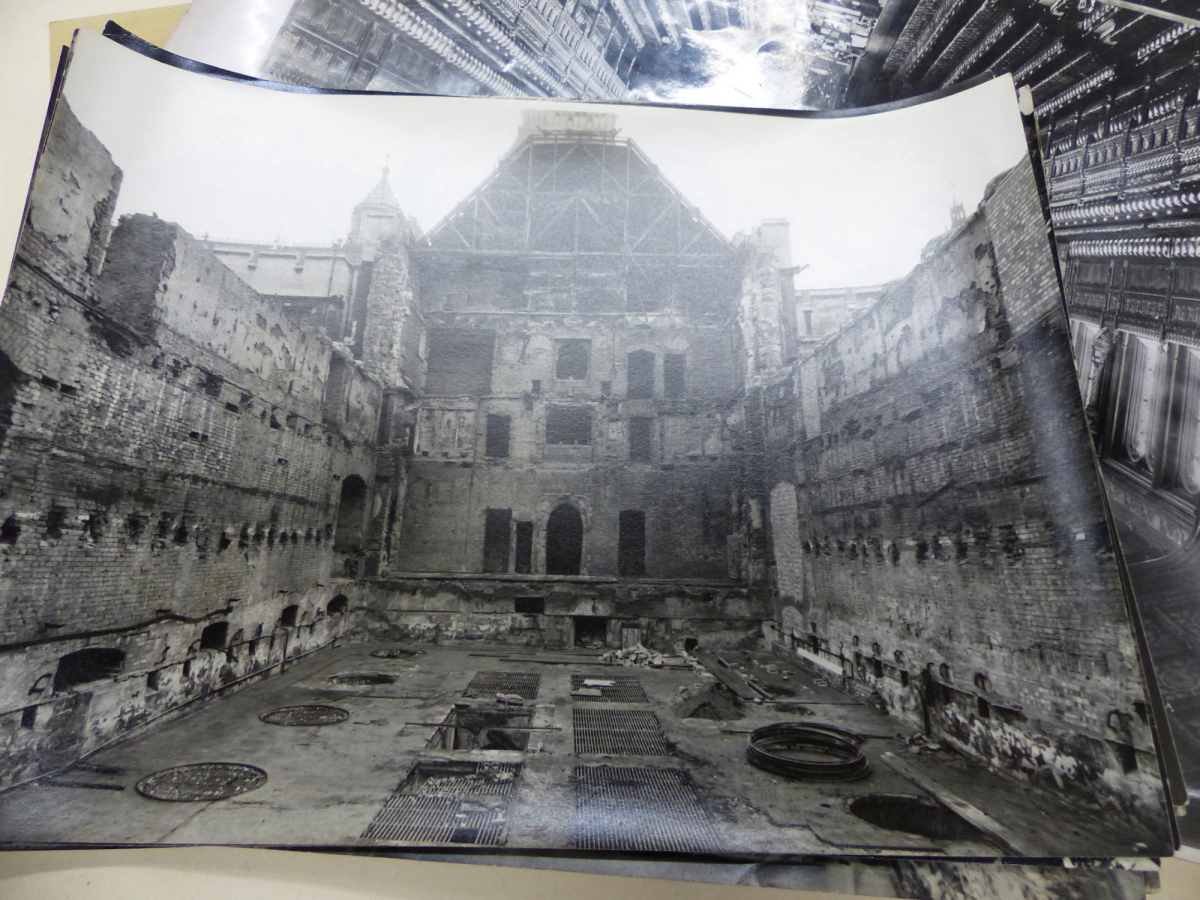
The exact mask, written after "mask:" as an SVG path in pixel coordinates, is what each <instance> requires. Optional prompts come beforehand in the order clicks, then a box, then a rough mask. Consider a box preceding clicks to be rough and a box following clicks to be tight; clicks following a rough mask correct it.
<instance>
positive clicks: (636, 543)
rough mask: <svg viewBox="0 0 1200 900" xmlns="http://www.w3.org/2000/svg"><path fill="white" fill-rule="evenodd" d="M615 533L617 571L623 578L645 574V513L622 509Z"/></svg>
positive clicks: (637, 510) (638, 510)
mask: <svg viewBox="0 0 1200 900" xmlns="http://www.w3.org/2000/svg"><path fill="white" fill-rule="evenodd" d="M618 521H619V531H618V535H617V573H618V574H619V575H621V576H622V577H625V578H638V577H640V576H642V575H645V574H646V514H645V513H644V512H642V511H641V510H640V509H623V510H621V515H620V518H619V520H618Z"/></svg>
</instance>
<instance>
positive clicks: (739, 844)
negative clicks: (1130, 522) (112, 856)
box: [0, 644, 1140, 856]
mask: <svg viewBox="0 0 1200 900" xmlns="http://www.w3.org/2000/svg"><path fill="white" fill-rule="evenodd" d="M396 646H397V645H374V644H348V645H343V646H341V647H338V648H333V649H329V650H326V651H322V652H319V653H316V654H314V655H313V656H311V657H308V658H306V659H304V660H302V661H299V662H297V663H295V664H294V665H293V666H291V667H290V668H289V669H288V671H287V672H285V673H283V674H281V675H276V676H274V677H272V678H269V679H267V680H265V681H262V682H259V683H257V684H255V685H252V686H250V687H248V688H246V689H244V690H242V691H241V692H239V693H236V694H234V695H232V696H230V697H228V698H225V699H222V700H218V701H215V702H213V703H211V704H209V705H208V706H207V707H205V708H203V709H199V710H197V711H195V712H193V713H191V714H189V715H186V716H183V717H181V718H178V719H175V720H174V721H170V722H166V723H164V724H161V725H158V726H155V727H151V728H148V729H147V730H145V731H144V732H142V733H140V734H136V735H134V736H131V737H130V738H128V739H126V740H124V741H121V742H119V743H117V744H114V745H113V746H110V747H108V748H105V749H103V750H101V751H99V752H97V753H94V754H92V755H91V756H90V757H89V758H88V759H87V760H86V761H85V762H84V764H83V765H80V766H77V767H75V768H74V769H72V770H70V771H67V772H65V773H59V774H57V775H56V776H55V777H53V778H43V779H41V780H39V781H38V782H35V783H31V784H28V785H25V786H22V787H19V788H15V789H12V790H9V791H7V792H5V793H3V794H0V842H3V843H6V844H8V845H10V846H11V845H13V844H18V845H29V844H40V843H48V842H53V843H86V844H243V845H244V844H251V845H267V846H298V845H308V846H313V845H316V846H345V847H379V848H383V847H391V846H414V845H422V846H447V847H457V848H462V847H464V846H468V845H469V846H479V847H480V849H483V848H486V847H489V846H490V847H498V846H503V847H505V848H507V849H510V850H511V849H539V850H540V849H546V850H553V849H570V848H580V847H582V848H590V849H601V850H610V851H622V850H634V851H636V850H650V851H654V850H692V851H701V852H703V851H705V850H711V851H721V852H724V853H755V854H762V853H769V854H823V855H828V854H839V855H843V854H856V853H865V852H881V851H882V852H894V853H897V854H902V855H908V854H918V855H922V856H929V855H934V856H936V855H942V854H945V855H950V856H998V855H1008V854H1006V853H1004V852H1003V851H1002V849H1001V847H1000V845H998V844H996V843H995V842H993V841H991V840H989V839H988V838H987V837H985V836H984V835H983V834H977V835H975V836H972V837H967V838H958V839H954V840H938V839H931V838H927V837H922V836H919V835H917V834H911V833H907V832H904V831H899V830H894V829H891V828H883V827H879V826H877V825H872V824H869V823H868V822H866V821H863V820H862V819H860V818H858V817H856V816H854V815H853V814H851V812H850V811H849V804H850V802H851V801H852V800H854V799H855V798H858V797H862V796H865V795H870V794H891V795H903V796H909V797H923V796H925V795H924V794H923V792H922V790H920V789H919V788H917V787H916V786H915V785H914V784H913V783H912V782H911V781H909V780H908V779H907V778H905V777H902V776H901V775H900V774H898V773H897V772H896V771H894V770H893V769H892V768H891V767H890V766H888V765H887V764H886V763H883V762H881V760H880V757H881V756H882V755H883V754H884V753H886V752H890V753H893V754H896V755H897V756H899V757H901V758H902V759H903V760H904V761H905V762H906V763H908V764H909V765H910V766H912V767H915V769H916V770H918V771H919V772H920V774H921V775H922V777H924V778H928V779H932V780H933V781H935V782H937V784H938V785H940V786H941V787H943V788H944V789H945V790H946V791H947V792H949V793H951V794H955V795H957V796H958V797H961V798H964V799H966V800H967V801H969V802H970V803H971V804H973V805H975V806H977V807H978V808H980V809H981V810H983V811H985V812H986V813H987V814H988V815H989V816H991V817H992V818H993V819H995V820H997V822H999V823H1000V825H1001V826H1002V827H1004V828H1007V829H1009V830H1010V831H1011V832H1012V833H1015V834H1019V835H1021V839H1022V841H1023V842H1024V845H1025V847H1026V849H1027V852H1028V853H1030V854H1031V855H1039V856H1125V855H1136V853H1137V849H1136V848H1135V847H1134V846H1133V844H1134V842H1136V841H1137V840H1139V839H1140V838H1139V836H1137V835H1131V834H1130V833H1129V831H1128V828H1127V827H1122V826H1121V825H1120V824H1119V823H1113V822H1111V821H1108V822H1106V821H1105V819H1104V818H1103V817H1102V816H1100V815H1099V814H1092V813H1088V812H1086V811H1083V810H1080V809H1077V808H1074V807H1069V806H1067V805H1066V804H1065V803H1063V802H1062V801H1061V800H1060V799H1059V798H1057V797H1052V796H1048V795H1044V794H1041V793H1038V792H1036V791H1032V790H1030V789H1029V788H1028V787H1026V786H1018V785H1016V784H1015V783H1014V782H1011V781H1009V780H1008V779H1007V778H1005V777H1003V776H1000V775H998V774H995V773H991V772H989V771H987V770H985V769H983V768H982V767H980V766H977V765H975V764H974V763H972V762H970V761H969V760H966V759H964V758H962V757H959V756H957V755H955V754H952V753H950V752H948V751H940V752H922V753H916V752H912V751H911V750H909V749H908V748H907V747H906V744H905V740H904V739H905V738H907V737H910V736H912V735H913V734H914V729H912V728H911V727H909V726H907V725H905V724H904V723H902V722H901V721H900V720H898V719H895V718H892V717H888V716H886V715H884V714H882V713H880V712H878V711H877V710H875V709H874V708H872V707H869V706H866V705H864V704H861V703H858V702H856V701H854V700H852V699H851V698H849V697H847V696H846V695H844V694H841V693H839V692H837V691H834V690H832V689H830V688H828V687H826V686H824V685H823V684H821V683H820V682H819V681H818V680H816V679H815V678H813V677H812V676H809V675H807V674H805V673H802V672H801V671H800V670H799V669H797V668H795V667H794V666H792V665H791V664H789V663H786V662H783V661H781V660H779V659H775V658H772V657H770V656H769V655H767V654H757V655H749V654H747V655H742V656H741V657H740V659H741V662H742V664H743V665H744V666H745V667H746V669H747V670H750V671H753V672H754V673H755V674H756V676H757V677H759V678H761V679H765V680H771V679H773V680H774V681H775V683H776V684H777V685H780V686H781V687H786V689H787V690H789V691H791V692H792V693H793V694H794V696H793V697H791V698H788V699H789V701H791V702H794V703H798V704H802V705H803V711H801V710H796V709H794V708H793V709H792V710H791V711H784V710H783V709H781V708H778V707H776V706H772V705H770V704H752V703H750V704H745V706H744V707H743V708H742V710H741V711H742V713H743V715H742V716H741V717H740V718H737V719H734V720H727V721H716V720H709V719H700V718H681V717H680V715H679V714H678V710H677V709H676V708H675V707H676V705H677V703H678V701H679V699H680V697H681V696H682V695H683V693H684V692H690V691H695V690H698V689H701V688H703V687H706V686H708V685H711V684H712V683H713V676H712V675H711V674H709V673H708V672H706V671H696V670H693V669H690V668H686V669H634V668H624V667H620V666H605V665H601V664H599V662H598V659H597V655H596V654H583V653H580V654H570V653H561V652H559V653H554V654H550V653H546V654H543V655H542V656H541V657H538V656H537V655H534V654H522V653H519V652H514V651H512V650H510V649H506V648H503V647H487V646H477V645H473V646H471V647H470V648H465V647H442V646H422V647H419V648H416V647H414V649H419V650H421V651H422V652H421V654H420V655H417V656H414V657H411V658H406V659H385V658H377V657H373V656H371V655H370V654H371V652H372V651H375V650H379V649H383V648H385V647H396ZM722 655H723V656H724V657H725V658H727V659H729V658H731V655H730V654H722ZM768 665H769V666H770V669H768V668H767V666H768ZM772 670H773V671H772ZM477 672H512V673H517V672H524V673H536V674H537V675H539V676H540V685H539V687H538V690H537V695H536V700H534V701H530V703H529V704H528V705H527V707H526V708H525V710H524V712H523V715H527V716H529V717H530V718H529V719H527V720H523V721H520V722H519V724H521V725H523V726H524V727H527V728H531V729H535V730H531V731H528V732H512V731H508V732H504V734H503V735H502V737H503V738H505V739H508V740H511V739H512V738H513V737H514V736H517V737H518V738H519V737H520V736H522V735H523V734H529V743H528V746H527V747H526V748H525V750H524V751H523V752H522V751H520V750H511V749H506V750H498V749H488V750H480V749H471V750H446V749H440V748H438V747H436V746H435V747H430V746H429V745H430V741H431V738H433V739H434V741H435V743H436V741H437V740H438V736H445V735H448V734H450V730H449V729H443V730H441V731H439V729H438V728H437V727H435V726H436V724H437V723H441V722H443V720H444V719H445V718H446V716H447V715H448V714H449V713H450V712H451V711H452V709H453V708H454V705H455V704H456V703H457V704H467V705H468V706H469V707H471V708H475V709H486V710H490V711H495V710H496V709H497V705H496V701H495V695H494V692H491V693H486V694H481V696H480V697H478V698H464V696H463V691H464V690H465V689H466V688H467V687H468V684H469V683H470V682H471V680H472V677H473V676H474V675H475V673H477ZM344 673H379V674H383V675H389V676H392V677H393V678H394V679H395V680H394V682H392V683H387V684H379V685H337V684H335V683H331V682H330V681H329V679H330V678H331V677H333V676H335V675H338V674H344ZM573 674H574V675H582V676H584V677H587V678H599V679H613V678H614V677H620V676H634V677H635V678H636V680H637V682H638V683H639V684H640V686H641V688H642V689H643V690H644V692H645V695H646V699H647V700H648V701H649V702H648V705H647V704H646V703H634V702H607V701H604V702H601V701H596V700H583V699H581V698H577V697H572V695H571V691H572V684H571V676H572V675H573ZM784 676H786V678H784ZM624 699H628V698H624ZM300 704H326V705H330V706H334V707H338V708H340V709H344V710H346V711H348V713H349V717H348V718H347V719H346V720H345V721H343V722H341V723H339V724H334V725H327V726H278V725H271V724H267V723H264V722H262V721H260V719H259V715H260V714H262V713H265V712H268V711H270V710H273V709H276V708H279V707H286V706H294V705H300ZM576 710H602V711H604V712H603V713H602V715H611V714H613V713H632V714H634V715H640V716H641V717H642V718H643V720H644V719H645V716H646V714H647V712H652V713H653V715H654V716H656V717H657V720H658V722H659V723H660V725H661V729H662V732H663V735H664V736H665V738H666V742H665V744H660V745H659V747H657V748H654V747H651V748H649V752H651V753H653V754H654V755H624V756H622V755H612V754H603V753H589V754H577V753H576V752H575V751H576V750H577V749H578V748H576V747H575V746H574V743H575V741H576V739H577V738H579V739H582V738H580V737H579V736H577V735H576V734H575V733H574V725H575V724H576V723H577V721H578V724H579V725H580V727H581V728H582V726H583V724H584V723H582V721H581V720H577V719H576V716H578V715H591V714H589V713H576V712H575V711H576ZM805 711H807V712H808V713H811V714H805ZM778 721H807V722H821V723H825V724H831V725H837V726H840V727H843V728H848V729H851V730H854V731H856V732H858V733H860V734H864V735H869V736H871V737H869V738H868V739H867V740H866V741H865V743H864V744H863V750H864V751H865V753H866V755H867V757H868V759H869V760H870V762H871V765H872V772H871V774H870V776H869V777H867V778H865V779H863V780H860V781H854V782H847V783H835V784H828V783H824V784H822V783H810V782H800V781H789V780H785V779H782V778H779V777H776V776H773V775H770V774H768V773H767V772H763V771H760V770H758V769H756V768H753V767H751V766H750V765H748V764H747V763H746V761H745V749H746V742H747V738H746V733H747V732H748V731H749V730H751V729H754V728H757V727H760V726H762V725H766V724H770V723H772V722H778ZM430 723H432V724H430ZM509 724H510V725H511V724H513V722H511V721H510V722H509ZM652 732H653V728H652V727H651V732H650V734H651V735H652ZM461 733H462V732H460V734H461ZM642 736H643V737H645V734H643V735H642ZM585 749H586V748H585ZM621 749H628V748H621ZM637 749H642V750H645V748H637ZM202 762H227V763H242V764H248V765H252V766H257V767H259V768H261V769H263V770H264V771H265V772H266V773H267V780H266V782H265V784H263V785H262V786H261V787H258V788H257V789H254V790H251V791H248V792H247V793H243V794H241V795H238V796H235V797H231V798H229V799H225V800H216V801H207V802H163V801H159V800H152V799H148V798H147V797H144V796H142V795H141V794H139V793H138V791H137V790H136V789H135V785H136V784H137V783H138V782H139V781H141V780H142V779H144V778H146V777H147V776H149V775H151V774H152V773H155V772H158V771H161V770H164V769H168V768H171V767H174V766H180V765H185V764H191V763H202ZM446 763H450V764H452V765H451V767H450V768H448V767H447V766H446V765H445V764H446ZM463 763H485V764H488V766H485V767H484V769H483V770H481V773H482V774H480V775H477V776H476V775H471V776H466V777H464V776H462V775H461V773H460V774H459V777H458V778H457V779H455V778H454V777H451V778H450V779H449V781H444V780H443V781H439V780H437V779H438V778H439V777H442V778H443V779H444V778H445V776H446V774H447V772H450V774H451V776H453V775H454V773H453V772H451V769H452V768H453V764H458V766H459V768H460V769H461V768H462V765H461V764H463ZM496 764H508V765H507V766H504V765H499V766H497V765H496ZM513 764H520V768H519V772H517V774H515V776H514V774H513V773H514V772H515V771H516V769H515V767H514V766H513ZM579 766H587V767H599V768H589V769H588V770H587V771H576V767H579ZM414 767H418V768H416V769H414ZM662 770H669V771H666V772H663V771H662ZM410 771H415V772H416V775H417V777H416V778H415V781H414V780H413V779H409V774H410ZM431 778H432V779H434V780H432V781H430V780H429V779H431ZM406 779H409V783H408V786H407V787H402V785H403V783H404V782H405V781H406ZM419 782H423V786H417V783H419ZM648 784H650V785H657V787H653V786H651V787H647V785H648ZM438 785H441V787H438ZM456 785H457V787H456ZM463 785H475V787H473V788H469V789H468V790H467V795H464V794H463V793H462V790H463ZM505 792H508V793H507V795H506V794H505ZM414 794H415V795H419V796H414ZM634 798H640V799H634ZM385 809H389V810H392V812H391V813H383V812H382V811H384V810H385ZM447 809H449V810H450V811H449V812H447V811H446V810H447ZM422 810H423V811H422ZM389 816H390V817H391V818H390V820H389ZM397 816H399V818H400V819H401V820H403V821H405V822H408V823H409V826H410V827H409V830H408V831H407V832H403V833H407V834H409V835H410V837H409V839H407V840H406V839H404V838H403V837H400V838H397V836H396V835H397V834H398V832H396V831H394V830H393V831H392V832H388V831H386V828H385V829H384V830H382V831H381V827H382V826H386V825H387V822H388V821H392V822H395V821H396V819H397ZM406 817H407V818H406ZM447 822H449V825H447ZM373 823H374V824H373ZM413 823H416V824H415V825H414V824H413ZM421 823H424V825H422V824H421ZM431 823H432V824H431ZM455 823H458V825H459V826H461V827H454V824H455ZM421 827H425V828H426V830H425V831H421V830H420V829H421ZM413 828H416V830H415V831H414V830H413ZM439 828H441V829H442V830H440V831H439V830H438V829H439ZM447 828H449V830H447ZM429 829H432V830H429ZM364 834H365V835H367V836H366V837H364ZM389 835H390V836H389ZM412 835H415V837H412Z"/></svg>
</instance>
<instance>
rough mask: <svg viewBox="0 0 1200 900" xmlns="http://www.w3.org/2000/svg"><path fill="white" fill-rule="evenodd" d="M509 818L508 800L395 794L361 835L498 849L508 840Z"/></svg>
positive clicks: (374, 839) (377, 839) (380, 839)
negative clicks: (506, 831) (506, 836)
mask: <svg viewBox="0 0 1200 900" xmlns="http://www.w3.org/2000/svg"><path fill="white" fill-rule="evenodd" d="M507 815H508V804H507V801H505V800H502V799H499V798H493V797H479V798H467V797H426V796H422V795H420V794H416V795H413V794H393V795H392V796H391V797H389V798H388V800H387V802H386V803H385V804H384V805H383V809H381V810H380V811H379V813H378V814H377V815H376V816H375V821H373V822H372V823H371V824H370V825H368V826H367V830H366V831H364V832H363V834H362V836H363V837H364V838H366V839H367V840H371V841H412V842H417V843H422V844H482V845H486V846H492V847H498V846H500V845H501V844H503V843H504V840H505V830H506V828H507V824H508V820H507Z"/></svg>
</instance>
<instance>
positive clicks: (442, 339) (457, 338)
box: [425, 328, 496, 397]
mask: <svg viewBox="0 0 1200 900" xmlns="http://www.w3.org/2000/svg"><path fill="white" fill-rule="evenodd" d="M495 345H496V334H495V332H494V331H490V330H487V329H482V328H480V329H474V330H470V331H467V330H454V329H449V328H430V329H429V332H428V339H427V345H426V346H427V352H428V357H429V365H428V371H427V373H426V376H425V389H426V391H427V393H428V394H429V396H432V397H457V396H461V395H463V394H470V395H473V396H480V395H482V394H488V393H491V389H492V356H493V354H494V352H495Z"/></svg>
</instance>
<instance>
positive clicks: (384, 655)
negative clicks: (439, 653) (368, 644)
mask: <svg viewBox="0 0 1200 900" xmlns="http://www.w3.org/2000/svg"><path fill="white" fill-rule="evenodd" d="M371 655H372V656H374V657H375V658H376V659H411V658H412V657H414V656H424V655H425V651H424V650H405V649H404V648H403V647H389V648H387V649H384V650H372V651H371Z"/></svg>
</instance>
